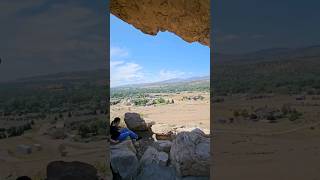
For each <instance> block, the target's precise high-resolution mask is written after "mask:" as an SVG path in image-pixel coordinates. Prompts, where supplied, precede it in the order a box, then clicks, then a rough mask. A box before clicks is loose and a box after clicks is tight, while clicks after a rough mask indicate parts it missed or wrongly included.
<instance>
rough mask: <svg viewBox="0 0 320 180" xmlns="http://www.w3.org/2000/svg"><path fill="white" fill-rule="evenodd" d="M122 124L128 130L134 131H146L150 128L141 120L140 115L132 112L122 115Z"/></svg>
mask: <svg viewBox="0 0 320 180" xmlns="http://www.w3.org/2000/svg"><path fill="white" fill-rule="evenodd" d="M124 122H125V123H126V125H127V127H128V128H129V129H131V130H134V131H146V130H148V128H149V126H150V125H149V124H148V123H147V122H146V121H145V120H144V119H142V118H141V116H140V114H138V113H133V112H127V113H125V114H124Z"/></svg>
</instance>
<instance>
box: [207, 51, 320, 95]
mask: <svg viewBox="0 0 320 180" xmlns="http://www.w3.org/2000/svg"><path fill="white" fill-rule="evenodd" d="M215 59H216V60H215V62H214V70H213V79H212V80H213V89H214V91H215V93H217V94H226V93H284V94H288V93H290V94H297V93H304V92H306V93H309V94H314V93H317V94H319V93H320V46H311V47H305V48H297V49H286V48H276V49H266V50H261V51H256V52H252V53H246V54H240V55H226V54H216V58H215Z"/></svg>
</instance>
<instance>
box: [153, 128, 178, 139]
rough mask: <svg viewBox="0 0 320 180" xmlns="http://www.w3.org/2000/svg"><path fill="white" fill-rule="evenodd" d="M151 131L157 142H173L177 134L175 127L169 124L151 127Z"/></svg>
mask: <svg viewBox="0 0 320 180" xmlns="http://www.w3.org/2000/svg"><path fill="white" fill-rule="evenodd" d="M151 131H152V133H154V134H155V135H156V139H157V140H172V138H173V135H174V133H175V132H174V129H173V127H171V126H169V125H168V124H155V125H153V126H152V127H151Z"/></svg>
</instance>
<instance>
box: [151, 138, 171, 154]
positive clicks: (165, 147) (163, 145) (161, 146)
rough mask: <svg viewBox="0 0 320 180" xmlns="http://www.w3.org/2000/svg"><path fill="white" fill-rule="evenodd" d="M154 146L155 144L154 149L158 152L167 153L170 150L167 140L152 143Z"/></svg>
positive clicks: (169, 143)
mask: <svg viewBox="0 0 320 180" xmlns="http://www.w3.org/2000/svg"><path fill="white" fill-rule="evenodd" d="M154 144H155V147H156V148H157V149H158V150H159V151H164V152H167V153H169V152H170V149H171V145H172V142H171V141H169V140H159V141H156V142H154Z"/></svg>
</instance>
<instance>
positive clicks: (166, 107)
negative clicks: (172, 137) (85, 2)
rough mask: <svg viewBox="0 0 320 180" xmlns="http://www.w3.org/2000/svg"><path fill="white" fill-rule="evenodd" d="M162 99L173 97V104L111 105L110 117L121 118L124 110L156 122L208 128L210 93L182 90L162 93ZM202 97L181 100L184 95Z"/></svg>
mask: <svg viewBox="0 0 320 180" xmlns="http://www.w3.org/2000/svg"><path fill="white" fill-rule="evenodd" d="M162 95H164V96H163V98H164V99H173V100H174V104H163V105H152V106H146V107H145V106H125V105H123V104H117V105H114V106H111V109H110V111H111V119H113V118H114V117H117V116H118V117H120V118H121V119H122V120H123V118H124V114H125V113H126V112H136V113H139V114H140V115H141V116H142V117H143V118H146V119H149V120H152V121H154V122H156V123H165V124H168V125H179V126H180V125H181V126H186V127H189V126H190V127H200V128H204V129H208V130H209V129H210V98H209V97H210V94H209V93H204V92H184V93H180V94H175V93H172V94H162ZM197 95H201V96H203V97H204V99H203V100H182V98H183V97H184V96H197Z"/></svg>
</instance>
